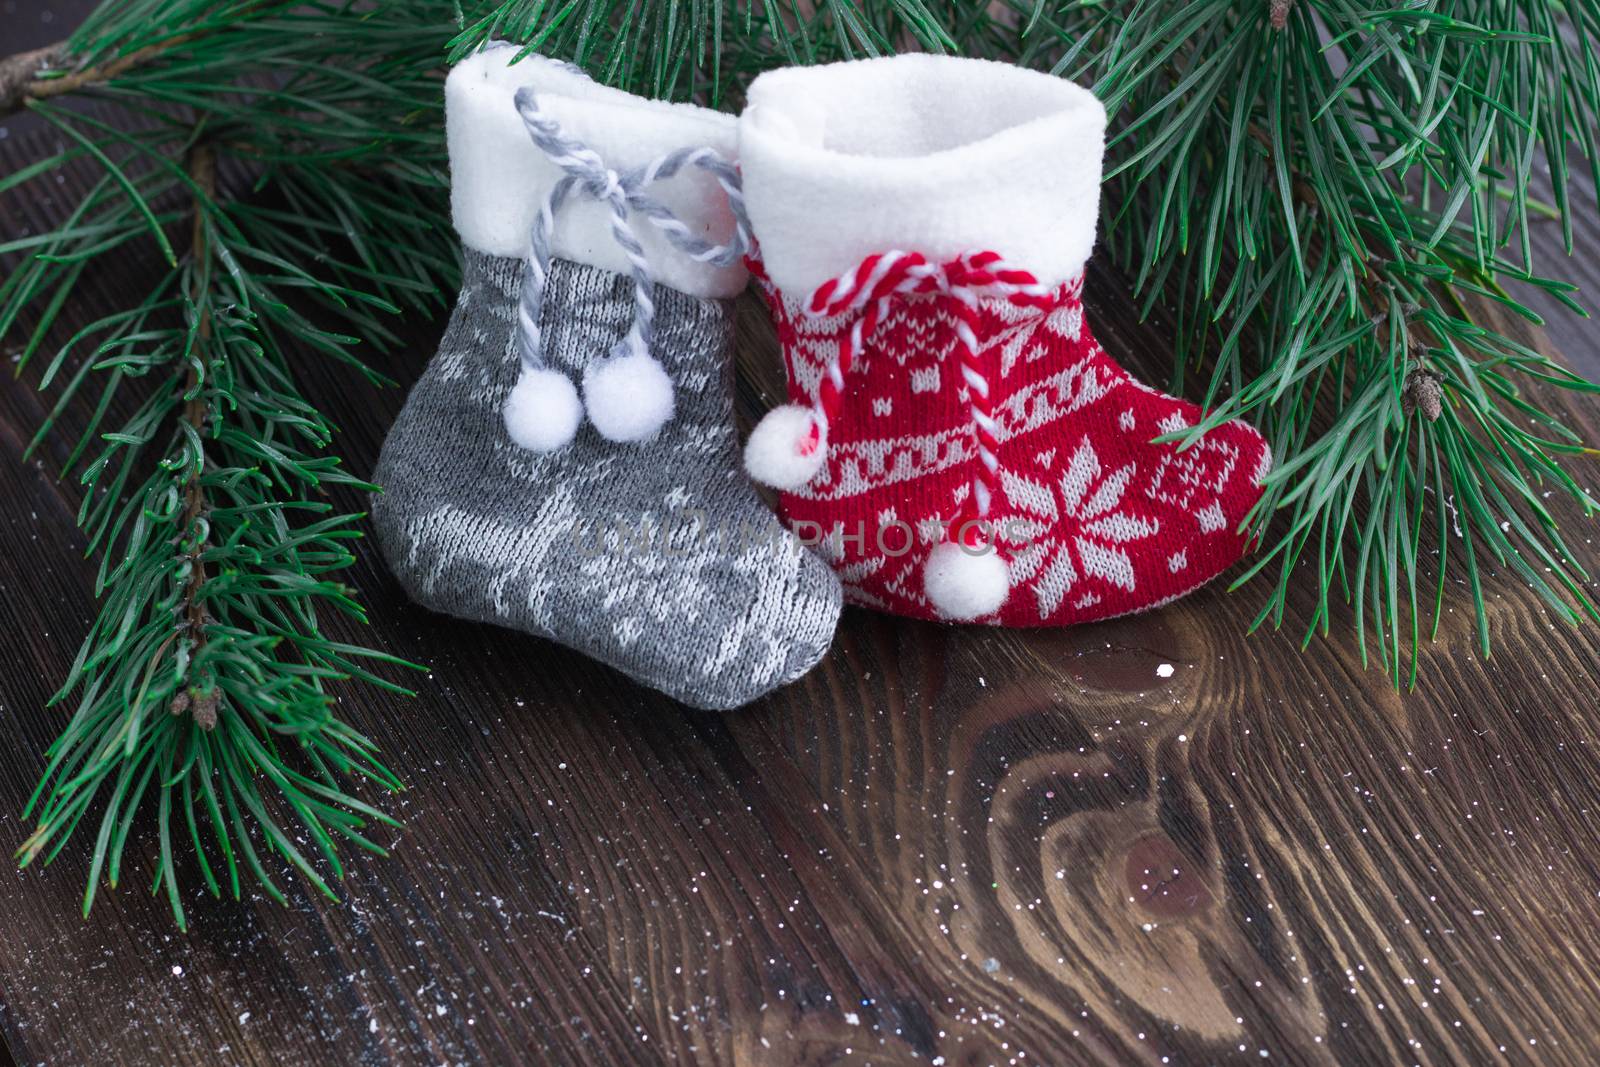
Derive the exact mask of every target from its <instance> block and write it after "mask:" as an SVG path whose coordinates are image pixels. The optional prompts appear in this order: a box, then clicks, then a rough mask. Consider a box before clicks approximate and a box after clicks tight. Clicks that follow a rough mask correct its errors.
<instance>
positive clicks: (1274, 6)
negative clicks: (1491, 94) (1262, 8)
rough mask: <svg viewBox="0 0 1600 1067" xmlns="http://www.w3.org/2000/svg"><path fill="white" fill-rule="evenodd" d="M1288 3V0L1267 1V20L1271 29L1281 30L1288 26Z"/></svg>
mask: <svg viewBox="0 0 1600 1067" xmlns="http://www.w3.org/2000/svg"><path fill="white" fill-rule="evenodd" d="M1289 3H1290V0H1267V18H1268V19H1269V20H1270V21H1271V22H1272V28H1273V29H1275V30H1281V29H1285V28H1286V27H1287V26H1288V25H1289Z"/></svg>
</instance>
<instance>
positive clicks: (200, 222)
mask: <svg viewBox="0 0 1600 1067" xmlns="http://www.w3.org/2000/svg"><path fill="white" fill-rule="evenodd" d="M188 170H189V177H190V179H191V180H192V181H193V182H194V184H195V188H196V189H197V190H199V194H197V195H196V196H195V200H194V224H193V230H192V236H191V238H190V252H189V254H190V258H191V262H192V264H193V267H194V271H195V279H196V280H195V287H196V288H195V291H194V292H192V293H191V294H190V299H191V300H192V301H193V302H194V306H195V314H196V315H198V316H199V321H198V322H197V323H196V324H195V359H196V365H191V366H190V368H189V378H188V384H187V387H186V388H185V390H184V392H185V393H186V394H187V395H188V398H189V399H188V400H187V401H186V402H185V404H184V406H183V420H184V421H185V422H187V423H188V424H189V425H190V426H191V427H193V428H194V431H195V436H196V437H198V438H202V439H203V438H204V435H205V428H206V400H205V391H204V390H203V389H202V388H201V385H202V382H201V378H200V371H199V368H198V364H199V363H201V362H203V361H204V360H205V355H206V350H207V349H208V348H209V347H210V344H211V309H210V307H209V305H208V304H207V303H206V301H205V299H204V294H203V293H201V292H200V291H199V286H200V285H201V284H203V282H202V273H201V269H200V265H201V264H202V263H204V262H205V259H206V257H207V256H208V255H209V252H208V250H207V246H206V219H205V206H204V204H205V202H206V201H208V200H210V199H211V198H212V197H213V196H215V195H216V186H217V156H216V151H215V149H213V148H212V146H211V145H210V144H208V143H206V142H204V141H202V142H201V143H199V144H197V145H195V147H194V148H193V149H192V150H191V151H190V153H189V161H188ZM198 458H199V462H197V463H196V464H195V465H194V466H192V467H190V468H189V473H188V475H187V477H186V478H185V480H184V485H183V519H182V529H183V530H184V531H185V532H186V533H188V532H191V531H193V530H195V528H196V527H197V525H198V524H199V521H200V518H201V517H202V516H203V515H204V514H205V513H206V495H205V490H204V488H203V487H202V486H201V484H200V479H201V475H202V474H203V473H204V466H205V461H204V457H203V456H202V457H198ZM205 550H206V541H205V539H204V538H201V537H195V538H194V543H193V544H192V545H190V547H189V548H188V550H187V551H185V552H184V557H185V559H186V560H187V562H188V564H189V577H188V580H187V581H186V582H185V583H184V588H183V605H182V609H181V610H182V613H183V626H184V628H185V629H186V630H187V631H188V632H187V637H188V639H189V640H190V641H191V642H193V647H192V649H191V650H190V659H191V660H193V659H194V655H195V653H196V652H198V650H199V649H200V648H201V646H203V645H204V644H205V639H206V637H205V634H206V626H207V624H209V623H210V621H211V619H210V616H209V615H208V614H207V613H206V608H205V602H204V601H203V600H202V599H201V596H202V594H203V593H204V591H205V584H206V567H205V561H204V555H205ZM171 710H172V713H173V714H174V715H181V714H183V713H184V712H185V711H188V712H190V713H191V714H192V715H193V716H194V721H195V723H196V724H197V725H198V726H199V727H200V728H201V729H202V730H210V729H212V728H213V727H215V726H216V725H217V694H216V691H215V689H206V690H195V691H192V692H187V691H180V692H179V694H178V695H177V696H175V697H173V700H172V706H171Z"/></svg>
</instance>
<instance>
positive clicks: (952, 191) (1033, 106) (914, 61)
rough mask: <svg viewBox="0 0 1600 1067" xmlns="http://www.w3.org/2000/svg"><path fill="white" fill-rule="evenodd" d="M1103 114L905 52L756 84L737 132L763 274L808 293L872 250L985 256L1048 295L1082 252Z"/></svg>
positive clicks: (1005, 78)
mask: <svg viewBox="0 0 1600 1067" xmlns="http://www.w3.org/2000/svg"><path fill="white" fill-rule="evenodd" d="M1105 126H1106V113H1105V108H1104V107H1103V106H1101V104H1100V101H1099V100H1097V99H1095V96H1094V94H1093V93H1091V92H1089V91H1088V90H1087V89H1084V88H1081V87H1080V86H1077V85H1073V84H1072V83H1071V82H1068V81H1065V80H1063V79H1061V78H1056V77H1052V76H1051V75H1048V74H1041V73H1038V72H1035V71H1029V70H1024V69H1022V68H1020V67H1016V66H1012V65H1010V64H1006V63H994V62H990V61H988V60H980V59H958V58H954V57H951V56H932V55H924V54H908V55H901V56H893V57H890V58H886V59H871V60H865V61H859V62H852V63H833V64H829V65H826V66H820V67H792V68H788V69H784V70H776V71H772V72H770V73H767V74H762V75H761V76H760V77H758V78H757V79H756V80H755V81H754V82H753V83H752V84H751V86H750V96H749V102H748V105H747V106H746V108H745V112H744V114H743V115H742V116H741V117H740V119H739V154H740V157H741V160H740V165H741V169H742V170H743V173H744V195H745V204H746V207H747V208H748V210H749V212H750V224H751V229H752V231H753V232H754V234H755V237H756V240H757V242H759V244H760V246H761V258H762V263H763V265H764V266H765V267H766V270H767V273H768V274H769V275H770V276H771V277H772V280H773V281H774V282H776V283H777V285H778V286H779V287H780V288H782V289H784V290H785V291H787V292H790V293H794V294H802V295H803V294H808V293H810V292H811V291H812V290H813V289H815V288H816V287H817V286H819V285H821V284H822V283H823V282H825V281H827V280H828V279H830V278H835V277H838V276H839V275H841V274H843V273H845V272H846V271H848V270H850V269H852V268H853V267H855V266H856V264H858V263H860V262H861V260H863V259H865V258H866V257H867V256H869V255H871V254H873V253H874V252H886V251H890V250H899V251H906V252H921V253H922V254H923V255H925V256H928V257H929V258H932V259H936V260H944V259H949V258H952V257H954V256H957V255H960V254H961V253H963V252H972V251H984V250H988V251H994V252H998V253H999V254H1000V255H1001V256H1003V257H1004V258H1005V260H1006V261H1007V262H1008V263H1009V264H1010V265H1012V266H1014V267H1018V268H1020V269H1022V270H1027V271H1031V272H1033V274H1034V275H1035V276H1036V277H1037V278H1038V279H1039V280H1040V282H1042V283H1044V284H1046V285H1054V284H1057V283H1059V282H1063V281H1066V280H1067V279H1069V278H1072V277H1075V276H1076V275H1077V274H1078V273H1079V272H1080V271H1082V270H1083V266H1084V264H1085V263H1086V262H1087V261H1088V259H1089V252H1090V250H1091V249H1092V248H1093V247H1094V234H1095V222H1096V217H1097V215H1098V213H1099V207H1100V169H1101V157H1102V156H1103V154H1104V150H1105Z"/></svg>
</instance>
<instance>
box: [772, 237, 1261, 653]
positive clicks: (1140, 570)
mask: <svg viewBox="0 0 1600 1067" xmlns="http://www.w3.org/2000/svg"><path fill="white" fill-rule="evenodd" d="M757 275H758V277H761V272H760V271H759V269H758V270H757ZM761 280H762V284H763V287H764V288H765V290H766V294H767V299H768V301H769V303H770V305H771V308H772V313H773V316H774V318H775V320H776V322H777V324H778V332H779V338H780V340H781V342H782V345H783V351H784V360H785V364H786V367H787V370H788V380H789V399H790V401H791V404H789V405H785V406H784V407H780V408H778V409H777V410H776V411H774V412H772V413H770V414H769V415H768V416H767V418H766V419H764V420H763V421H762V423H761V424H760V426H758V427H757V429H756V433H755V434H753V435H752V437H751V441H750V446H749V449H748V451H747V453H746V459H747V465H748V466H749V468H750V471H751V473H752V475H754V476H755V477H756V478H757V480H759V481H763V482H765V483H767V484H769V485H774V486H776V487H777V488H780V489H782V490H784V492H783V493H782V498H781V500H782V510H783V513H784V516H785V518H786V519H787V520H788V521H789V522H790V523H791V524H792V525H794V526H795V528H796V529H797V531H798V532H800V533H801V534H802V536H804V535H806V534H812V535H815V534H818V533H820V534H822V535H824V536H823V542H822V549H823V551H824V552H825V553H826V554H827V555H828V557H829V559H830V560H831V561H832V562H833V564H834V567H835V569H836V570H837V571H838V572H839V575H840V577H841V578H842V579H843V581H844V585H845V590H846V595H847V596H848V598H849V599H850V600H851V601H853V602H854V603H857V604H861V605H865V606H867V607H872V608H877V609H879V610H882V611H888V612H893V613H895V614H898V615H909V616H913V617H916V618H924V619H946V620H978V621H984V622H989V623H995V624H999V625H1004V626H1061V625H1068V624H1071V623H1077V622H1087V621H1090V620H1093V619H1103V618H1107V617H1110V616H1114V615H1123V614H1127V613H1129V612H1135V611H1143V610H1144V609H1146V608H1151V607H1155V606H1157V605H1159V604H1164V603H1166V602H1167V601H1170V600H1173V599H1175V598H1177V597H1180V596H1182V595H1184V594H1185V593H1187V592H1189V591H1190V590H1191V589H1194V588H1195V587H1197V586H1199V585H1201V584H1202V583H1204V582H1206V581H1208V580H1209V579H1211V578H1213V577H1215V576H1216V575H1217V574H1218V573H1220V572H1221V571H1223V570H1224V569H1226V568H1227V567H1228V566H1229V565H1230V564H1232V563H1233V562H1235V561H1236V560H1237V559H1239V557H1240V556H1241V555H1242V554H1243V553H1244V551H1245V549H1246V547H1247V545H1246V538H1245V536H1244V535H1243V534H1242V533H1241V532H1240V530H1239V527H1240V523H1241V522H1242V520H1243V519H1244V518H1245V516H1246V514H1247V513H1248V512H1249V510H1250V508H1251V506H1252V505H1253V504H1254V503H1255V501H1256V499H1257V498H1258V497H1259V496H1260V494H1261V488H1260V487H1261V480H1262V478H1263V477H1264V476H1265V475H1266V473H1267V471H1268V469H1269V467H1270V465H1271V455H1270V451H1269V449H1268V447H1267V444H1266V442H1265V440H1263V439H1262V437H1261V435H1260V434H1259V433H1257V432H1256V431H1255V430H1254V429H1253V428H1251V427H1250V426H1249V425H1247V424H1245V423H1243V422H1240V421H1234V422H1230V423H1227V424H1226V425H1223V426H1220V427H1218V428H1216V429H1214V430H1212V431H1210V432H1209V433H1207V434H1206V435H1205V436H1204V437H1202V438H1201V439H1200V440H1199V441H1197V442H1195V443H1194V444H1192V445H1191V446H1190V447H1189V448H1187V449H1185V450H1183V451H1179V447H1178V445H1176V444H1155V443H1152V441H1153V439H1154V438H1156V437H1159V436H1161V435H1164V434H1170V433H1173V432H1174V431H1179V430H1183V429H1184V428H1186V427H1189V426H1193V425H1195V424H1196V423H1197V422H1198V421H1199V420H1200V418H1201V411H1200V409H1199V408H1198V407H1197V406H1196V405H1194V404H1191V403H1189V402H1187V401H1185V400H1180V399H1177V398H1174V397H1170V396H1167V395H1165V394H1164V393H1160V392H1158V391H1156V390H1154V389H1152V388H1150V387H1149V386H1146V385H1143V384H1141V383H1139V382H1137V381H1135V380H1134V379H1133V378H1132V377H1130V376H1129V375H1128V373H1127V372H1126V371H1124V370H1123V369H1122V368H1121V367H1119V366H1118V365H1117V364H1116V363H1115V362H1114V361H1113V360H1112V359H1111V357H1110V356H1108V355H1107V354H1106V352H1105V350H1104V349H1102V348H1101V347H1100V346H1099V345H1098V344H1097V343H1096V342H1095V339H1094V336H1093V335H1092V334H1091V333H1090V330H1089V325H1088V323H1087V322H1086V321H1085V319H1084V314H1083V304H1082V301H1081V299H1080V294H1081V291H1082V284H1083V278H1082V275H1081V274H1080V275H1079V276H1078V277H1076V278H1074V279H1073V280H1071V281H1069V282H1067V283H1065V284H1063V285H1061V286H1059V287H1055V288H1048V287H1044V286H1040V285H1038V284H1036V283H1035V281H1034V278H1033V276H1032V275H1030V274H1028V273H1027V272H1025V271H1020V270H1015V269H1011V268H1008V267H1007V266H1006V265H1005V264H1004V263H1002V262H1001V261H1000V257H999V256H997V255H995V254H994V253H992V252H983V253H977V254H969V255H965V256H961V257H958V258H956V259H953V260H951V261H949V262H946V263H942V264H936V263H930V262H928V261H927V260H926V259H924V257H923V256H921V255H919V254H917V253H901V252H890V253H884V254H882V255H875V256H869V257H868V258H867V259H866V260H864V261H863V262H862V263H861V265H860V266H859V267H858V268H857V269H856V270H854V271H852V272H850V273H849V274H847V275H845V276H843V277H841V278H838V279H835V280H833V281H830V282H827V283H825V284H823V285H822V286H821V287H819V288H818V289H817V291H816V292H815V293H812V294H806V296H805V297H804V298H802V299H803V302H802V301H801V300H797V299H796V298H795V296H794V294H787V293H784V292H781V291H779V290H778V288H777V287H775V286H774V285H773V284H772V283H771V282H770V281H768V280H767V279H765V278H764V277H761Z"/></svg>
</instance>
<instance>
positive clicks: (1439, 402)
mask: <svg viewBox="0 0 1600 1067" xmlns="http://www.w3.org/2000/svg"><path fill="white" fill-rule="evenodd" d="M1443 381H1444V380H1443V379H1442V378H1440V377H1439V375H1438V373H1437V372H1436V371H1431V370H1429V369H1428V368H1427V367H1412V368H1411V372H1410V373H1409V374H1407V375H1406V380H1405V384H1404V385H1402V386H1401V387H1400V411H1401V413H1402V414H1403V415H1405V416H1406V418H1410V417H1411V413H1412V412H1413V411H1421V412H1422V417H1423V418H1425V419H1427V420H1428V421H1429V422H1438V421H1439V415H1440V414H1441V413H1442V412H1443V411H1444V385H1443V384H1442V383H1443Z"/></svg>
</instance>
